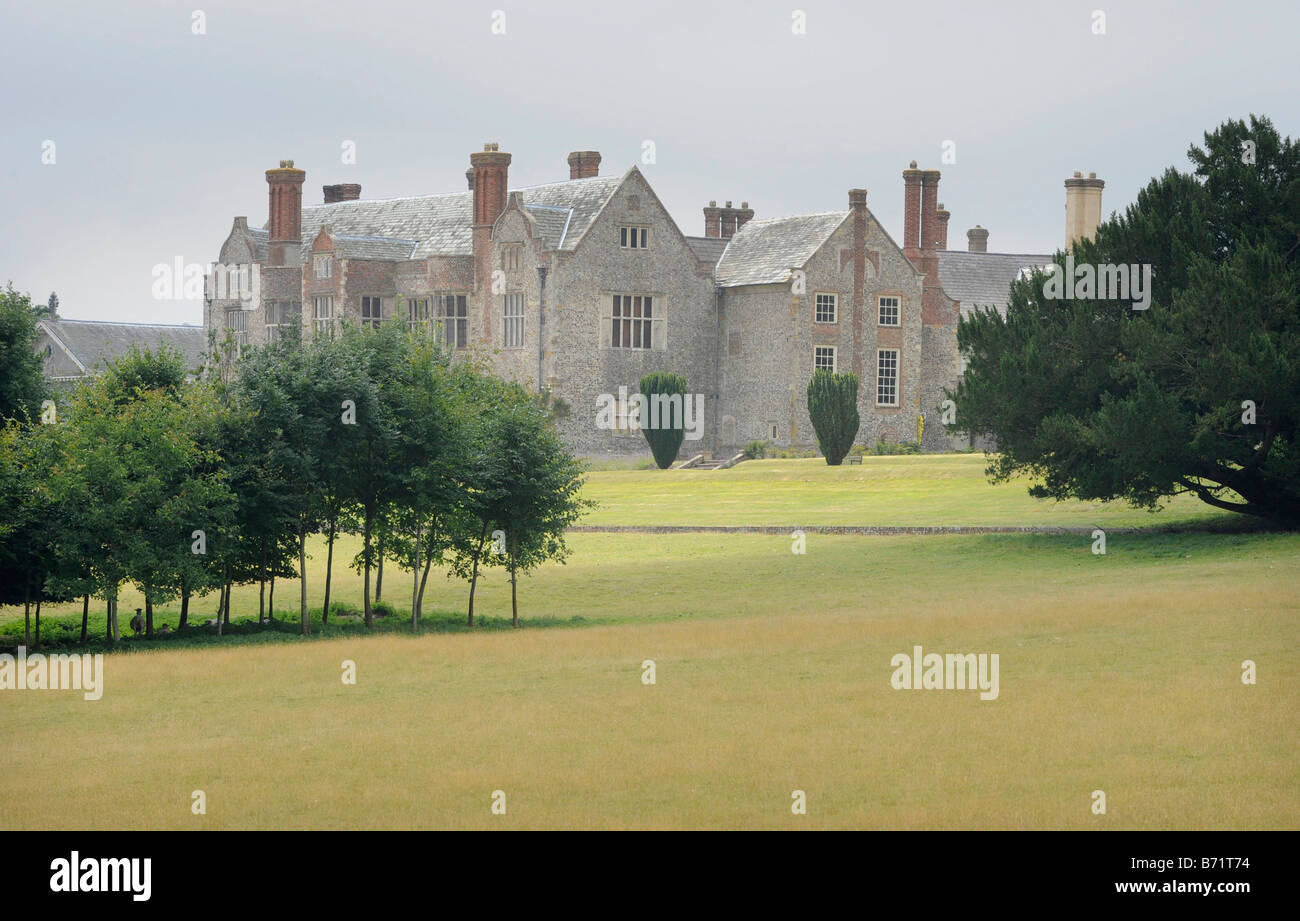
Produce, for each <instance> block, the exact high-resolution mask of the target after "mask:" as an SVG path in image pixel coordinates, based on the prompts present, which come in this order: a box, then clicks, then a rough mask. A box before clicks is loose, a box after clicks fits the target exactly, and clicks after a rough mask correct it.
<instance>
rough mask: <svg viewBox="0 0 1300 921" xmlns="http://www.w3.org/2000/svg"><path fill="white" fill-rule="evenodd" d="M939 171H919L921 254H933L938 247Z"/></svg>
mask: <svg viewBox="0 0 1300 921" xmlns="http://www.w3.org/2000/svg"><path fill="white" fill-rule="evenodd" d="M938 210H939V171H938V170H937V169H927V170H922V171H921V252H922V253H933V252H934V251H935V250H936V248H937V247H938V245H939V219H938V218H937V217H936V216H935V215H936V213H937V212H938Z"/></svg>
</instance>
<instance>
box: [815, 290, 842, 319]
mask: <svg viewBox="0 0 1300 921" xmlns="http://www.w3.org/2000/svg"><path fill="white" fill-rule="evenodd" d="M837 300H838V297H837V295H834V294H819V295H817V307H816V309H815V310H814V311H813V321H814V322H817V323H834V322H835V317H836V309H835V308H836V301H837Z"/></svg>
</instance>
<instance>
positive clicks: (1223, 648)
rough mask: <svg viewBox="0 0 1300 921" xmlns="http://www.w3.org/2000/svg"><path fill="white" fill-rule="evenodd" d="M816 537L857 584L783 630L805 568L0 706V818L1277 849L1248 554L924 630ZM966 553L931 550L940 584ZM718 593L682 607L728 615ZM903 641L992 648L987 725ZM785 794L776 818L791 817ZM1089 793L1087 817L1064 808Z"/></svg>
mask: <svg viewBox="0 0 1300 921" xmlns="http://www.w3.org/2000/svg"><path fill="white" fill-rule="evenodd" d="M755 540H757V539H755ZM825 540H826V544H825V546H827V547H828V548H829V547H836V548H839V552H842V553H844V554H846V555H847V556H854V557H857V558H859V559H862V560H864V562H862V563H860V564H859V566H858V567H856V568H857V569H859V574H857V575H854V574H852V573H850V574H849V577H852V578H854V579H856V584H857V586H858V587H857V589H856V590H855V593H854V594H853V595H852V596H847V595H844V593H841V596H840V597H838V598H837V601H838V602H839V603H836V604H832V605H826V606H822V605H818V607H817V608H816V609H808V608H805V607H801V606H800V599H802V598H806V597H808V595H809V593H812V594H816V593H815V591H812V590H813V589H815V588H816V587H817V583H818V582H819V581H822V580H824V579H825V578H826V577H825V574H824V573H822V572H820V568H819V569H818V570H816V571H815V570H813V569H811V568H810V569H809V570H808V571H807V573H808V574H807V575H806V576H802V577H801V576H800V575H799V574H798V571H797V570H795V571H793V572H782V573H781V576H780V580H779V581H777V580H775V579H774V580H772V582H771V584H770V585H769V590H770V598H769V601H768V603H767V604H765V605H762V606H759V605H758V604H756V603H755V604H754V605H753V606H752V607H751V608H750V609H748V610H744V611H738V612H736V613H737V614H738V615H739V616H735V617H718V616H714V617H710V618H697V617H691V616H688V617H680V618H677V619H673V620H655V621H649V622H637V621H636V620H635V619H634V618H626V619H623V620H622V622H621V623H617V624H612V625H608V626H594V627H585V628H557V629H547V630H522V631H518V632H491V633H479V634H449V635H429V636H423V637H404V636H382V637H368V638H357V639H351V638H349V639H340V640H330V641H319V642H313V643H308V644H273V645H265V646H256V645H250V646H243V647H240V648H237V649H189V650H174V651H173V650H168V651H151V652H140V653H135V654H123V655H113V656H109V657H106V660H105V668H106V678H105V681H106V691H105V694H104V696H103V699H102V700H100V701H98V702H94V703H92V702H86V701H83V700H82V699H81V697H80V695H73V694H60V693H52V692H16V693H3V694H0V736H3V738H4V739H5V742H6V744H5V745H4V746H3V748H2V749H0V815H3V816H4V820H3V824H4V825H5V826H6V827H11V828H603V827H614V828H698V827H707V828H826V827H836V828H1274V827H1283V828H1295V827H1297V825H1300V794H1298V784H1297V781H1298V780H1300V777H1298V769H1297V760H1296V752H1297V751H1300V729H1298V728H1297V724H1296V720H1295V715H1296V713H1297V712H1300V657H1298V656H1297V653H1298V652H1300V628H1298V627H1297V614H1300V585H1297V583H1296V580H1295V579H1294V578H1293V573H1294V569H1290V570H1286V569H1282V570H1279V568H1278V558H1276V557H1274V558H1270V559H1268V560H1266V561H1258V560H1254V559H1252V558H1251V557H1249V556H1248V555H1247V552H1246V551H1243V552H1242V553H1241V554H1240V556H1239V557H1238V558H1232V559H1229V560H1226V561H1216V563H1215V564H1214V565H1212V566H1210V567H1209V571H1210V572H1212V573H1214V575H1213V577H1209V576H1204V575H1203V574H1204V573H1205V572H1206V569H1204V568H1200V569H1198V568H1194V567H1192V566H1191V565H1190V564H1186V563H1181V562H1180V561H1170V562H1169V563H1168V565H1167V566H1166V565H1163V564H1161V565H1155V564H1153V565H1152V567H1151V569H1150V571H1149V572H1144V573H1143V577H1142V578H1134V576H1135V572H1134V571H1133V570H1131V569H1124V568H1122V567H1119V566H1116V567H1113V568H1112V569H1108V570H1103V569H1101V568H1098V569H1097V570H1096V572H1097V575H1096V576H1095V578H1093V579H1092V580H1091V581H1090V582H1089V583H1088V585H1087V586H1086V587H1080V585H1079V583H1078V581H1077V580H1076V579H1073V578H1072V579H1071V582H1070V585H1069V587H1068V588H1066V587H1065V586H1062V585H1058V584H1056V583H1055V581H1054V579H1053V577H1052V575H1051V571H1050V570H1041V571H1038V574H1036V575H1035V574H1034V573H1028V572H1027V573H1024V574H1023V576H1022V577H1019V578H1016V577H1011V576H1009V577H1008V578H1007V580H1006V582H1005V584H1003V585H1001V586H999V587H998V588H997V590H990V588H989V587H988V586H980V585H976V586H972V588H971V590H970V596H969V603H968V604H967V605H965V606H955V605H954V604H953V603H952V595H953V593H954V592H953V588H952V587H951V586H950V585H947V584H945V583H943V582H942V580H940V579H938V578H936V579H934V580H933V582H932V584H927V583H926V582H925V580H922V579H918V580H916V581H915V582H914V583H913V584H912V586H911V587H910V588H909V587H908V586H900V585H898V584H892V585H890V590H889V591H888V592H881V593H879V594H876V593H875V592H874V591H873V586H872V582H871V580H870V579H869V578H862V577H861V574H860V571H861V570H864V569H869V568H870V567H869V554H870V550H871V548H872V547H873V546H877V545H876V544H873V543H872V542H871V539H862V538H826V539H825ZM918 540H928V539H918ZM944 540H945V541H947V539H944ZM977 540H978V539H966V538H962V539H952V540H951V541H948V542H947V546H948V548H949V549H950V550H951V553H952V555H953V557H954V558H955V559H956V560H957V561H958V562H959V563H960V562H962V561H964V562H965V564H966V565H970V564H971V562H972V561H971V560H970V559H966V558H965V557H964V554H966V553H967V549H968V548H969V547H979V546H981V545H979V544H976V543H974V542H975V541H977ZM968 541H970V542H971V543H969V544H968V543H967V542H968ZM927 546H929V545H927ZM984 546H988V545H984ZM994 546H996V545H994ZM1271 546H1273V550H1274V551H1275V552H1276V551H1277V547H1276V546H1275V545H1271ZM1286 551H1287V552H1289V553H1291V554H1294V550H1293V549H1290V544H1289V543H1288V544H1287V545H1286ZM970 552H975V551H970ZM787 555H788V553H787ZM758 556H759V555H757V554H756V559H755V562H756V563H757V562H759V561H758V559H757V557H758ZM1282 558H1283V559H1286V556H1285V554H1284V555H1283V557H1282ZM810 559H811V558H810ZM1290 559H1294V556H1293V555H1292V556H1291V557H1290ZM631 562H632V561H629V567H630V568H629V570H628V572H629V573H633V572H634V571H635V570H634V568H632V567H631ZM990 562H992V560H991V559H990ZM1006 571H1007V572H1008V573H1010V572H1011V571H1012V568H1011V567H1007V570H1006ZM1116 574H1118V575H1116ZM718 578H719V581H718V582H716V583H715V584H713V585H708V584H703V583H701V584H697V585H694V586H693V587H692V590H693V591H696V592H698V593H701V594H703V593H708V592H716V593H720V594H725V593H727V592H728V591H729V587H728V585H727V584H726V581H725V579H726V577H724V576H723V575H722V574H721V573H719V577H718ZM746 578H749V577H748V576H747V577H746ZM752 578H753V579H761V578H762V576H761V574H760V573H758V572H757V567H756V571H755V573H754V575H753V577H752ZM630 579H631V586H632V587H631V589H630V590H632V591H636V590H639V587H638V583H637V582H636V579H635V577H634V576H630ZM575 613H576V612H575ZM590 613H593V614H596V615H599V614H600V601H599V595H596V596H595V597H593V598H592V600H591V602H590ZM915 643H920V644H922V645H924V646H925V648H926V650H927V651H935V652H990V653H992V652H996V653H999V655H1000V657H1001V676H1000V677H1001V695H1000V697H999V699H997V700H996V701H987V702H986V701H981V700H980V699H979V697H978V695H977V694H976V693H973V692H960V691H952V692H944V691H928V692H926V691H920V692H918V691H895V690H893V689H891V687H890V685H889V676H890V674H891V671H892V670H891V668H890V666H889V660H890V657H891V656H892V655H893V654H894V653H897V652H907V651H910V650H911V647H912V645H913V644H915ZM647 658H649V659H653V660H655V663H656V668H657V679H658V681H657V684H656V685H654V686H651V687H647V686H644V685H643V684H642V683H641V680H640V674H641V672H640V664H641V662H642V660H643V659H647ZM1247 658H1249V659H1253V660H1255V661H1256V662H1257V663H1258V666H1259V684H1258V685H1257V686H1254V687H1248V686H1244V685H1243V684H1242V683H1241V680H1240V665H1241V662H1242V660H1243V659H1247ZM344 659H352V660H355V662H356V665H357V671H358V682H357V684H356V686H354V687H351V686H345V685H343V684H342V682H341V680H340V675H341V668H340V666H341V663H342V661H343V660H344ZM197 789H201V790H204V791H205V792H206V795H207V815H205V816H195V815H192V814H191V812H190V795H191V791H193V790H197ZM498 789H499V790H503V791H505V793H506V797H507V814H506V815H504V816H496V815H492V814H491V812H490V809H489V806H490V797H491V794H492V791H494V790H498ZM795 789H802V790H804V791H806V792H807V797H808V815H807V816H795V815H792V814H791V810H790V803H791V791H793V790H795ZM1095 789H1102V790H1104V791H1105V792H1106V795H1107V800H1108V807H1109V811H1108V814H1107V815H1106V816H1094V815H1092V814H1091V812H1090V811H1089V804H1090V800H1089V794H1090V793H1091V791H1093V790H1095Z"/></svg>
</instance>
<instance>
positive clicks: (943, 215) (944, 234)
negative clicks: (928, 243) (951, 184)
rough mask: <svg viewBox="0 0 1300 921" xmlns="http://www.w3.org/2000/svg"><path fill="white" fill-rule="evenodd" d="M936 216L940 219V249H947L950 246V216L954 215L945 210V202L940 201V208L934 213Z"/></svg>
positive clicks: (937, 219)
mask: <svg viewBox="0 0 1300 921" xmlns="http://www.w3.org/2000/svg"><path fill="white" fill-rule="evenodd" d="M934 217H935V220H936V221H938V234H939V243H938V249H941V250H945V249H947V248H948V218H950V217H952V215H951V214H949V213H948V212H947V211H946V210H944V207H943V202H939V210H938V211H936V212H935V213H934Z"/></svg>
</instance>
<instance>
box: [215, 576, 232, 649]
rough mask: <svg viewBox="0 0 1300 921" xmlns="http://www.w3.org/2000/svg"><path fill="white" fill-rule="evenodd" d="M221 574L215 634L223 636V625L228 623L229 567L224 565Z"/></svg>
mask: <svg viewBox="0 0 1300 921" xmlns="http://www.w3.org/2000/svg"><path fill="white" fill-rule="evenodd" d="M221 576H222V578H221V601H220V602H219V603H218V605H217V636H223V635H224V629H223V628H224V625H225V624H228V623H230V582H229V581H228V580H229V578H230V567H228V566H227V567H224V568H223V569H222V571H221ZM223 621H224V623H223Z"/></svg>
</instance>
